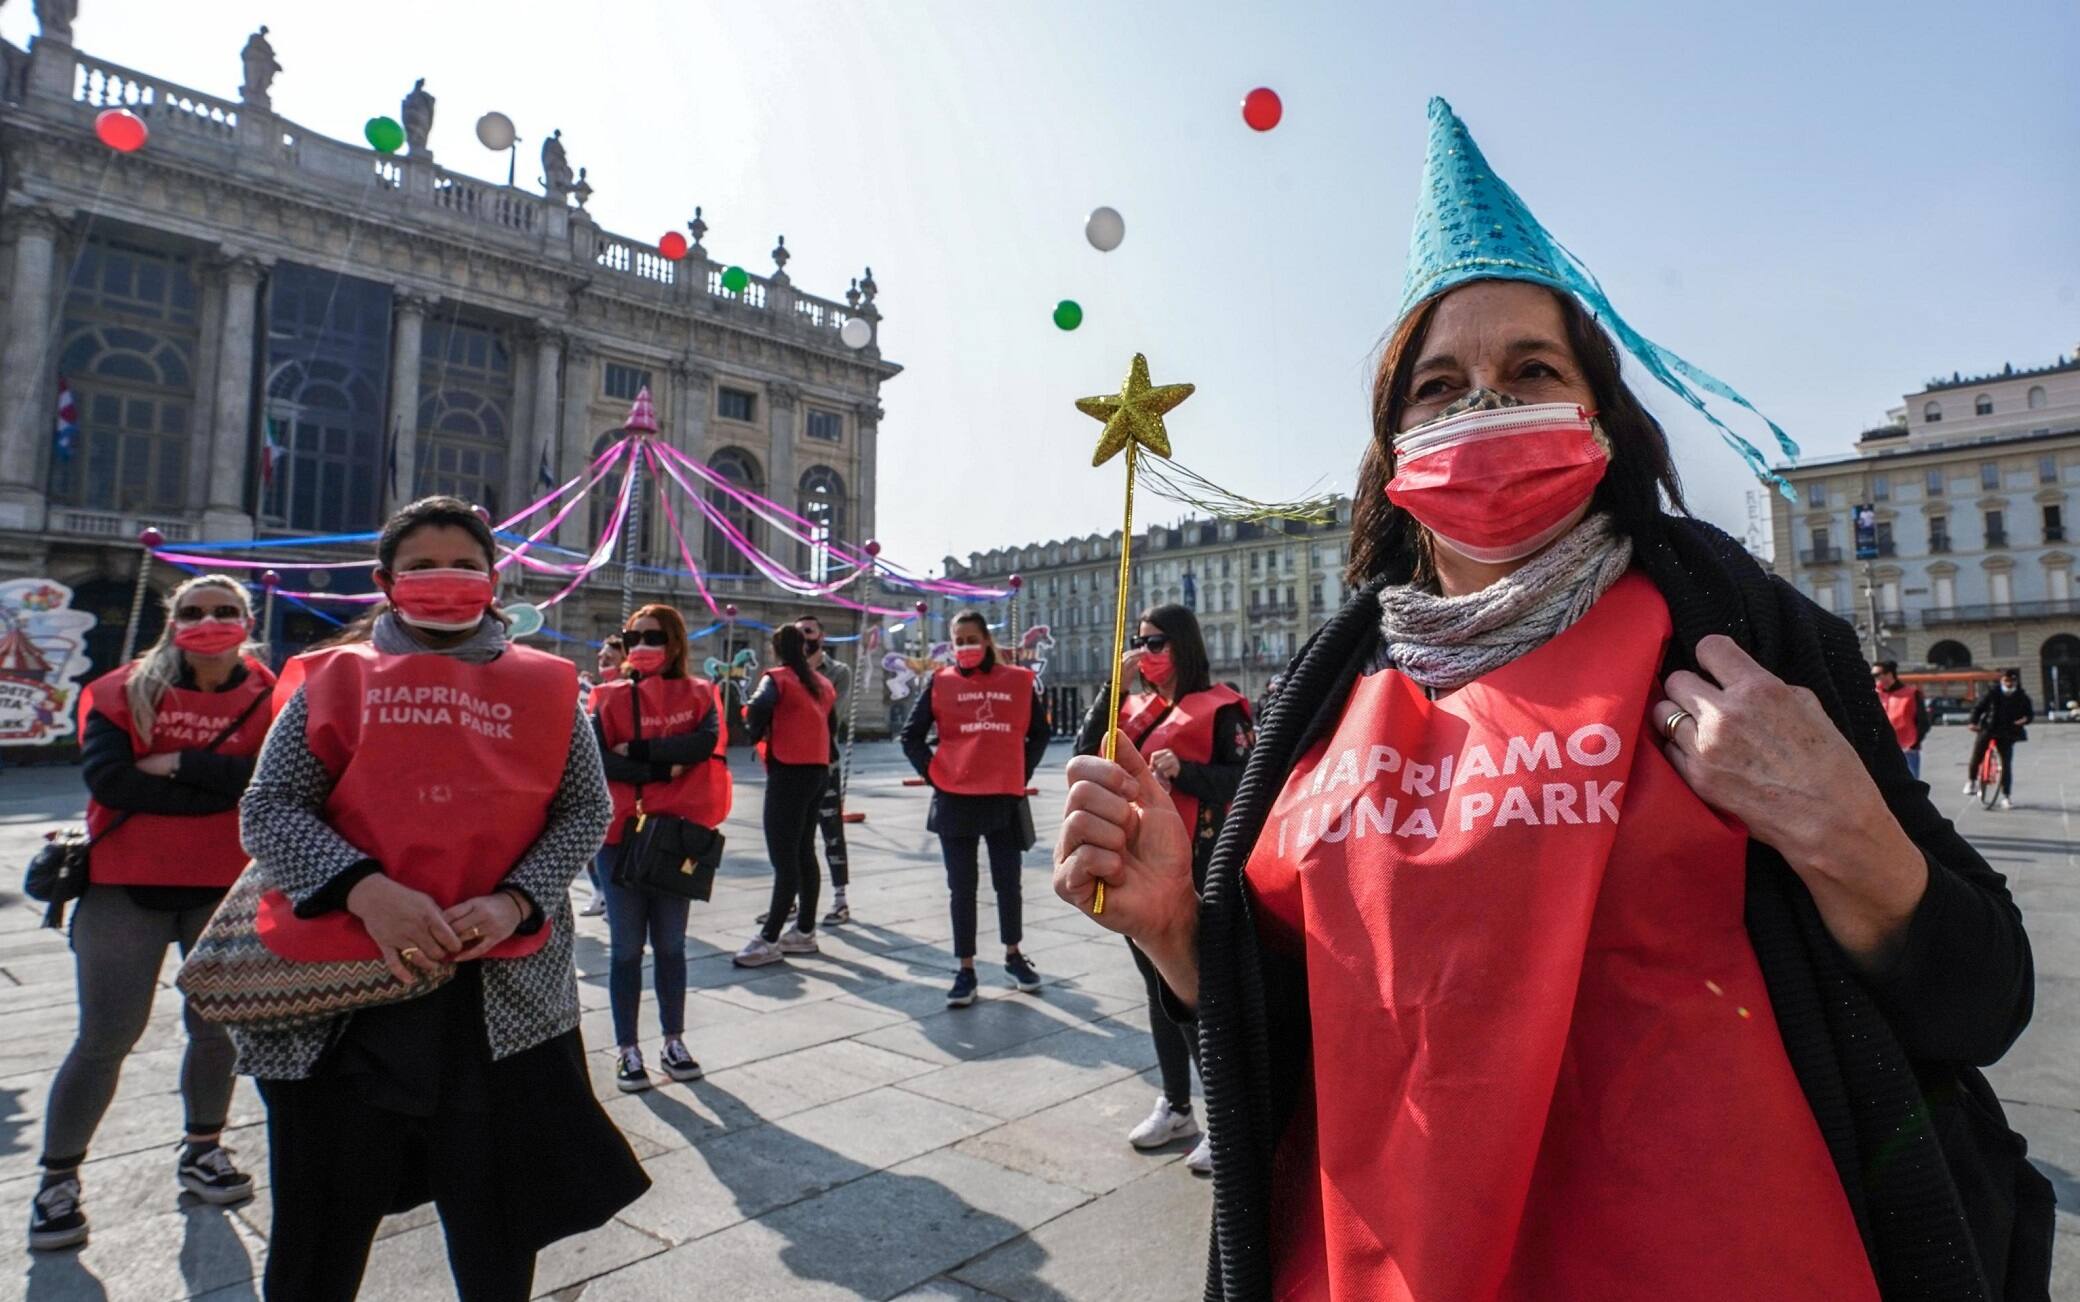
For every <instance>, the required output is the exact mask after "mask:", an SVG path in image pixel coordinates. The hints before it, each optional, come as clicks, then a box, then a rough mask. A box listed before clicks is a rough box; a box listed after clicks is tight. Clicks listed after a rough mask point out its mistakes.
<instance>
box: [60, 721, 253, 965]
mask: <svg viewBox="0 0 2080 1302" xmlns="http://www.w3.org/2000/svg"><path fill="white" fill-rule="evenodd" d="M268 696H269V693H267V692H262V693H260V695H258V696H256V697H254V698H253V702H252V704H250V705H248V706H246V708H245V709H243V710H241V711H239V714H238V717H237V718H236V719H233V720H232V721H231V723H230V725H229V726H228V727H226V728H225V729H224V730H223V731H222V732H220V733H218V734H217V735H216V738H215V740H213V741H211V742H210V744H209V745H207V746H204V747H203V748H202V749H203V750H204V751H206V752H207V751H213V750H215V749H216V748H217V747H219V746H221V745H223V744H224V743H225V742H227V741H229V740H231V737H232V735H233V734H234V733H236V732H237V731H238V730H239V729H240V728H243V727H245V726H246V720H247V719H250V718H252V717H253V711H255V710H257V709H259V708H260V703H261V702H263V701H265V700H266V699H267V698H268ZM134 812H136V811H134V810H129V809H126V810H124V811H123V812H122V813H120V814H117V815H116V817H115V821H114V822H112V823H110V824H109V825H108V826H107V827H104V828H102V829H101V834H100V836H88V835H87V829H85V828H83V827H61V828H58V829H56V830H55V831H51V832H46V833H44V837H43V841H44V844H43V848H42V849H40V850H38V851H37V852H36V856H35V857H34V858H32V859H30V860H29V871H28V872H27V873H26V874H24V875H23V878H22V894H24V895H26V896H28V897H29V898H30V899H32V900H41V901H42V902H43V903H45V904H47V905H49V906H50V907H49V908H47V909H45V910H44V911H43V925H44V926H46V927H50V928H52V929H56V928H59V927H62V926H64V925H65V906H66V905H68V904H70V903H72V902H73V901H74V900H76V899H78V898H79V897H80V896H82V895H85V894H86V893H87V877H88V865H89V863H90V861H91V855H92V852H93V849H94V844H95V842H97V841H99V840H100V839H101V837H103V836H110V835H113V834H114V832H115V830H116V829H117V828H119V827H121V826H122V825H123V824H125V823H127V822H129V821H130V815H131V814H132V813H134Z"/></svg>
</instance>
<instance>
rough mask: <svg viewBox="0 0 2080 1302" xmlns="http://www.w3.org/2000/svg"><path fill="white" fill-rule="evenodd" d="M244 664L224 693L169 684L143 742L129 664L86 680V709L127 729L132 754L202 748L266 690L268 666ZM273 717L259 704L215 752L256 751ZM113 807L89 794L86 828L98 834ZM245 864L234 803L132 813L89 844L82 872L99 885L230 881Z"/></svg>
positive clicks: (112, 813)
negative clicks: (216, 808) (199, 810)
mask: <svg viewBox="0 0 2080 1302" xmlns="http://www.w3.org/2000/svg"><path fill="white" fill-rule="evenodd" d="M245 665H246V676H245V680H244V681H243V682H241V683H239V685H238V686H236V687H234V688H232V689H231V690H230V691H228V692H197V691H190V690H187V689H184V688H179V687H173V688H168V689H167V692H166V695H165V696H163V697H161V698H160V700H159V709H158V712H157V714H156V715H154V716H153V722H152V740H151V744H150V745H146V744H145V742H144V739H143V738H141V737H139V736H138V735H137V728H136V726H135V724H134V723H133V721H132V720H131V718H130V702H129V700H128V698H127V697H125V695H124V693H123V688H124V685H125V684H127V683H128V682H129V681H130V668H131V667H130V666H129V665H124V666H123V667H122V668H120V669H115V670H111V671H110V672H108V673H106V674H103V675H102V676H101V677H99V678H97V679H95V680H94V681H93V682H91V683H89V684H88V685H87V693H86V700H87V709H88V711H89V712H91V713H94V714H99V715H100V716H102V717H103V718H105V719H107V720H108V721H109V722H110V723H113V724H115V725H116V726H117V727H119V728H121V729H123V730H124V731H126V732H128V733H129V734H130V753H131V754H132V755H133V756H137V757H139V758H142V757H143V756H146V755H165V754H169V753H171V752H173V751H182V750H202V749H203V748H204V747H206V746H208V745H209V744H210V743H211V742H213V741H215V740H216V739H217V734H218V733H220V732H222V731H224V729H226V728H228V727H230V726H231V721H232V720H233V719H236V718H237V717H238V716H239V715H240V714H242V713H244V712H245V708H246V707H247V706H249V705H251V704H252V703H253V698H254V697H256V696H264V695H266V694H267V693H268V692H270V691H272V690H273V688H274V675H273V674H271V673H269V672H268V671H267V666H265V665H263V664H259V663H257V662H255V661H252V660H248V661H246V662H245ZM273 719H274V710H273V709H272V708H271V707H270V706H267V705H262V706H261V707H260V708H259V709H257V710H255V711H253V713H252V717H250V718H248V719H247V720H246V721H245V722H244V723H242V724H240V725H238V732H237V733H236V734H234V735H232V736H230V737H227V738H225V739H224V744H223V745H221V746H219V747H217V754H219V755H255V754H258V753H259V751H260V743H261V742H263V741H265V740H266V739H267V725H268V724H269V723H270V722H272V721H273ZM120 812H121V811H119V810H114V809H110V808H109V807H108V806H106V805H104V804H102V803H101V802H99V801H97V800H93V799H91V798H90V799H89V800H88V801H87V830H88V831H89V832H91V833H93V834H94V835H96V836H100V835H101V832H102V829H104V828H106V827H107V826H108V825H109V824H110V823H113V822H114V821H115V820H116V818H117V816H118V814H119V813H120ZM245 866H246V852H245V850H244V849H242V848H241V847H240V846H239V843H238V810H236V809H227V810H225V811H224V812H223V813H221V814H195V815H184V814H132V815H131V816H130V817H129V818H128V819H126V820H124V822H123V825H122V826H121V827H119V828H117V829H116V830H115V832H114V833H112V834H111V835H109V836H107V837H104V838H103V839H102V840H100V841H97V842H95V844H94V853H93V854H92V855H90V856H88V870H87V875H88V877H89V879H90V880H92V881H93V882H95V883H96V884H98V885H102V886H229V885H231V883H233V882H235V881H237V880H238V874H239V873H240V872H241V871H243V870H244V868H245Z"/></svg>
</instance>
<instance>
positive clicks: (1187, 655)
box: [1076, 605, 1250, 1175]
mask: <svg viewBox="0 0 2080 1302" xmlns="http://www.w3.org/2000/svg"><path fill="white" fill-rule="evenodd" d="M1124 669H1125V672H1126V673H1128V674H1130V675H1137V676H1139V678H1140V679H1141V681H1142V683H1143V684H1144V685H1146V687H1147V688H1148V690H1147V691H1145V692H1137V693H1134V694H1133V695H1131V696H1129V697H1127V698H1126V699H1125V700H1123V701H1121V702H1120V706H1119V713H1118V716H1117V721H1118V726H1119V730H1120V744H1122V745H1131V746H1133V747H1134V748H1135V749H1136V750H1139V751H1140V752H1141V754H1142V755H1143V756H1144V757H1145V758H1146V759H1147V760H1148V764H1149V767H1150V768H1151V769H1152V770H1154V771H1155V774H1156V776H1157V777H1158V778H1159V779H1161V780H1162V782H1163V784H1164V786H1165V787H1166V788H1167V789H1168V790H1169V792H1170V803H1171V804H1172V805H1173V806H1175V807H1176V809H1177V816H1178V817H1179V818H1180V819H1182V820H1183V822H1184V825H1185V830H1186V832H1187V833H1188V834H1189V835H1190V836H1191V838H1192V882H1193V884H1194V885H1195V886H1196V885H1200V884H1203V883H1204V882H1205V880H1206V865H1207V862H1208V861H1209V860H1211V859H1212V858H1213V845H1214V841H1215V839H1216V838H1218V837H1219V836H1220V830H1221V823H1222V821H1223V820H1225V819H1226V818H1227V816H1228V802H1229V801H1231V800H1233V799H1234V798H1235V788H1236V786H1237V785H1238V784H1239V783H1240V782H1241V781H1242V765H1243V761H1244V760H1246V759H1247V758H1248V757H1249V742H1250V715H1249V702H1248V701H1245V700H1244V699H1243V698H1242V697H1241V696H1240V695H1239V694H1237V693H1236V692H1234V691H1232V690H1230V689H1229V688H1227V687H1224V686H1220V685H1217V684H1215V683H1214V682H1213V680H1212V674H1211V672H1210V670H1209V669H1208V667H1207V661H1206V640H1205V638H1204V637H1202V636H1201V635H1200V632H1199V618H1198V616H1196V615H1194V614H1193V613H1192V612H1191V609H1190V608H1189V607H1187V606H1179V605H1166V606H1156V607H1153V608H1151V609H1149V610H1146V611H1143V612H1142V615H1141V623H1140V626H1139V631H1137V632H1136V633H1135V635H1134V637H1133V639H1132V641H1131V643H1130V644H1129V646H1128V648H1127V653H1126V657H1125V665H1124ZM1110 704H1111V700H1110V699H1109V697H1108V696H1100V697H1099V698H1098V699H1097V701H1096V702H1095V703H1094V704H1093V705H1092V706H1091V712H1090V714H1089V715H1088V716H1087V717H1085V719H1084V721H1083V730H1082V731H1081V732H1080V733H1078V734H1077V737H1076V753H1077V754H1078V755H1096V754H1098V753H1100V751H1101V749H1102V748H1103V746H1104V744H1105V732H1106V729H1107V727H1108V726H1109V725H1110V724H1111V723H1112V722H1113V720H1112V719H1110V718H1108V717H1107V710H1106V707H1107V706H1109V705H1110ZM1127 949H1128V951H1129V952H1130V953H1131V954H1133V956H1134V966H1135V968H1136V969H1137V970H1139V971H1140V973H1141V979H1142V981H1143V982H1145V983H1146V984H1147V986H1148V1014H1149V1018H1148V1029H1149V1034H1150V1035H1151V1036H1153V1037H1154V1039H1155V1042H1156V1065H1157V1066H1158V1067H1159V1068H1160V1069H1161V1071H1162V1078H1163V1092H1162V1094H1161V1095H1160V1096H1159V1097H1158V1098H1157V1099H1156V1105H1155V1109H1154V1110H1153V1111H1152V1112H1150V1113H1149V1114H1148V1116H1147V1117H1146V1118H1145V1119H1143V1120H1142V1121H1141V1122H1140V1123H1138V1124H1137V1125H1136V1126H1135V1127H1134V1128H1133V1129H1132V1130H1131V1131H1129V1132H1127V1142H1128V1143H1130V1144H1132V1145H1133V1146H1134V1147H1136V1148H1140V1149H1157V1148H1161V1147H1163V1146H1164V1145H1165V1144H1168V1143H1170V1142H1171V1141H1173V1140H1177V1139H1184V1138H1188V1137H1190V1136H1192V1135H1194V1134H1198V1133H1199V1123H1198V1122H1197V1121H1196V1120H1195V1119H1194V1118H1193V1116H1192V1069H1191V1060H1192V1057H1193V1055H1194V1054H1195V1053H1196V1051H1197V1046H1195V1045H1193V1044H1192V1043H1191V1038H1190V1037H1189V1036H1187V1035H1186V1034H1185V1033H1184V1030H1183V1028H1182V1027H1180V1026H1178V1024H1177V1023H1176V1022H1175V1021H1173V1020H1171V1019H1170V1018H1169V1017H1166V1016H1164V1014H1163V1010H1162V1001H1161V996H1160V990H1161V982H1160V981H1159V980H1158V978H1157V977H1156V970H1155V968H1154V967H1153V966H1152V965H1151V964H1150V963H1149V961H1148V958H1147V956H1146V955H1144V954H1143V953H1142V952H1141V950H1140V948H1139V947H1137V946H1136V945H1135V944H1134V942H1133V941H1131V940H1130V941H1128V942H1127ZM1185 1165H1186V1166H1187V1167H1189V1168H1191V1170H1192V1171H1194V1172H1195V1173H1197V1174H1199V1175H1210V1174H1212V1172H1213V1144H1212V1141H1211V1140H1209V1139H1208V1138H1206V1137H1205V1136H1204V1135H1201V1136H1200V1139H1199V1142H1198V1144H1197V1145H1196V1146H1195V1147H1194V1148H1193V1149H1192V1151H1191V1153H1190V1155H1189V1156H1187V1157H1186V1158H1185Z"/></svg>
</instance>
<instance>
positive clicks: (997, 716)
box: [931, 661, 1033, 796]
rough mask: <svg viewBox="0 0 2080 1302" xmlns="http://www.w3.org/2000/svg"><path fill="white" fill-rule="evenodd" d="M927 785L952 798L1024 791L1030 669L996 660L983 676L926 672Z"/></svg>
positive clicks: (952, 671) (1030, 704) (1030, 718)
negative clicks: (933, 737) (930, 726)
mask: <svg viewBox="0 0 2080 1302" xmlns="http://www.w3.org/2000/svg"><path fill="white" fill-rule="evenodd" d="M932 721H933V722H935V723H937V724H938V725H939V749H937V750H936V751H933V752H932V767H931V778H932V786H933V788H934V789H936V790H939V791H950V792H952V793H953V794H955V795H958V796H1023V795H1024V794H1025V793H1026V728H1027V727H1028V726H1029V725H1030V724H1031V723H1032V721H1033V671H1032V670H1030V669H1026V668H1023V667H1021V666H1019V665H1007V664H1005V663H1003V662H1002V661H998V662H997V663H996V664H995V665H993V666H991V667H990V668H989V669H988V670H987V671H986V672H977V673H972V674H962V673H961V671H960V670H958V669H951V668H942V669H939V670H937V671H935V672H934V673H933V674H932Z"/></svg>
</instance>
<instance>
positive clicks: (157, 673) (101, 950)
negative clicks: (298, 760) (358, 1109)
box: [29, 574, 274, 1250]
mask: <svg viewBox="0 0 2080 1302" xmlns="http://www.w3.org/2000/svg"><path fill="white" fill-rule="evenodd" d="M166 609H167V620H166V626H165V628H164V630H162V631H161V633H160V635H159V640H158V641H157V642H155V643H154V644H153V645H152V646H151V647H149V648H147V649H146V650H145V652H144V654H143V655H141V656H139V657H138V658H137V659H136V661H134V662H133V663H131V664H127V665H124V666H122V667H121V668H118V669H116V670H115V671H114V672H112V673H109V674H106V675H103V676H102V677H100V678H98V679H96V680H94V682H93V683H91V684H89V685H88V688H87V705H86V708H85V709H84V710H82V714H83V715H84V716H85V723H86V735H85V737H84V738H83V739H82V742H81V746H80V751H81V759H82V762H83V764H82V766H83V768H84V770H85V775H86V780H87V793H88V796H89V797H90V799H89V802H88V806H87V826H88V829H89V830H90V831H91V832H92V833H93V834H94V836H95V837H96V841H95V844H94V849H93V854H92V855H91V857H90V858H89V861H88V862H89V868H88V878H89V880H88V884H87V892H86V894H85V896H83V897H82V898H81V899H80V902H79V907H78V908H77V909H76V910H75V911H74V913H73V918H72V949H73V954H74V957H75V959H76V961H77V965H78V969H79V1034H78V1036H77V1038H75V1039H74V1041H73V1044H72V1050H71V1052H69V1053H68V1054H66V1055H65V1062H64V1064H63V1065H62V1066H61V1067H59V1068H58V1074H57V1076H56V1077H54V1078H53V1079H52V1081H51V1096H50V1104H49V1106H48V1107H47V1108H46V1109H45V1113H44V1143H43V1180H42V1183H41V1186H40V1187H39V1188H38V1190H37V1192H36V1196H35V1199H34V1201H33V1203H32V1205H31V1207H30V1213H29V1246H30V1247H31V1248H35V1249H39V1250H49V1249H54V1248H65V1247H71V1246H73V1245H75V1244H79V1243H84V1242H86V1239H87V1216H86V1212H85V1211H84V1209H83V1205H82V1201H81V1182H80V1167H81V1165H82V1164H83V1163H84V1162H85V1161H86V1158H87V1145H88V1144H89V1142H91V1141H92V1139H93V1137H94V1131H95V1130H96V1129H97V1128H98V1127H99V1126H100V1124H101V1118H102V1115H103V1114H104V1113H106V1112H107V1111H108V1105H109V1101H110V1100H111V1099H112V1098H113V1097H114V1096H115V1092H116V1080H117V1077H118V1075H119V1074H120V1073H121V1071H122V1068H123V1060H124V1059H125V1058H126V1057H128V1056H129V1053H130V1049H131V1047H132V1046H133V1045H135V1044H136V1043H137V1037H138V1036H139V1035H141V1034H143V1032H144V1028H145V1022H146V1021H147V1019H149V1018H150V1016H151V1011H152V1000H153V997H154V996H155V995H156V994H157V993H158V989H159V970H160V966H161V964H163V963H164V962H165V959H166V947H167V946H168V945H178V946H179V947H180V950H181V952H182V953H183V954H185V953H186V952H187V951H188V948H189V946H191V945H193V944H194V943H195V939H196V937H197V936H199V935H200V934H201V933H202V928H203V925H204V924H205V923H207V922H208V921H209V916H210V914H211V913H212V912H214V911H215V910H216V907H217V901H219V900H221V899H223V898H224V891H225V889H226V888H227V887H229V886H230V885H231V883H232V882H233V881H235V880H237V878H238V873H239V870H240V869H241V868H243V867H244V866H245V856H244V855H243V854H242V853H241V852H240V850H239V845H238V812H237V811H238V798H239V796H240V794H241V793H243V792H244V791H245V789H246V784H247V782H249V781H250V780H251V779H252V776H253V756H254V755H255V754H256V753H257V752H258V751H259V749H260V742H261V739H262V738H264V737H266V735H267V725H268V722H269V721H270V720H271V719H272V718H273V717H274V712H273V710H272V709H271V708H270V707H269V705H268V700H267V697H268V693H269V691H270V689H271V688H272V686H273V684H274V676H273V675H272V674H270V673H269V672H268V671H267V669H266V667H265V666H264V665H262V664H261V663H260V662H259V661H258V660H257V659H252V658H249V656H250V654H251V653H255V652H257V650H258V648H256V647H252V646H250V645H249V643H248V638H249V636H250V635H251V631H252V624H253V619H252V612H251V609H250V607H249V606H248V603H247V600H246V592H245V589H244V588H243V587H242V586H240V585H239V583H238V581H237V580H235V579H231V578H227V577H225V576H224V575H221V574H205V575H200V576H198V577H196V578H192V579H189V580H188V581H186V582H185V583H183V584H181V585H180V586H179V587H178V588H175V589H174V591H173V595H172V596H171V597H170V598H168V599H167V603H166ZM185 1016H186V1020H187V1028H188V1051H187V1055H186V1058H185V1059H184V1061H183V1062H182V1063H181V1100H182V1103H183V1105H184V1106H185V1108H186V1111H187V1139H186V1142H185V1143H184V1144H183V1145H182V1148H181V1154H180V1158H179V1161H178V1163H177V1164H176V1168H175V1178H176V1180H177V1181H178V1182H179V1184H180V1187H181V1188H183V1189H185V1190H187V1191H188V1192H190V1193H192V1194H194V1195H195V1196H196V1197H198V1198H201V1199H202V1200H204V1201H205V1202H210V1203H217V1204H226V1203H235V1202H239V1201H242V1200H243V1199H246V1198H250V1197H252V1194H253V1179H252V1177H251V1176H249V1175H247V1174H246V1173H245V1172H243V1171H241V1170H239V1169H238V1168H237V1167H236V1166H234V1165H232V1162H231V1156H230V1154H229V1152H228V1151H226V1150H225V1149H224V1148H223V1147H221V1146H220V1145H219V1144H218V1142H217V1140H218V1136H219V1135H220V1133H221V1132H222V1131H223V1129H224V1120H225V1114H226V1112H228V1111H229V1109H230V1107H231V1087H232V1081H233V1079H234V1078H233V1075H232V1056H233V1055H232V1047H231V1040H230V1038H229V1037H228V1036H226V1035H225V1034H224V1030H223V1028H222V1027H219V1026H217V1025H215V1024H213V1023H210V1022H206V1021H204V1020H202V1019H201V1018H200V1017H197V1016H196V1015H195V1014H194V1013H192V1012H188V1013H186V1014H185Z"/></svg>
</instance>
